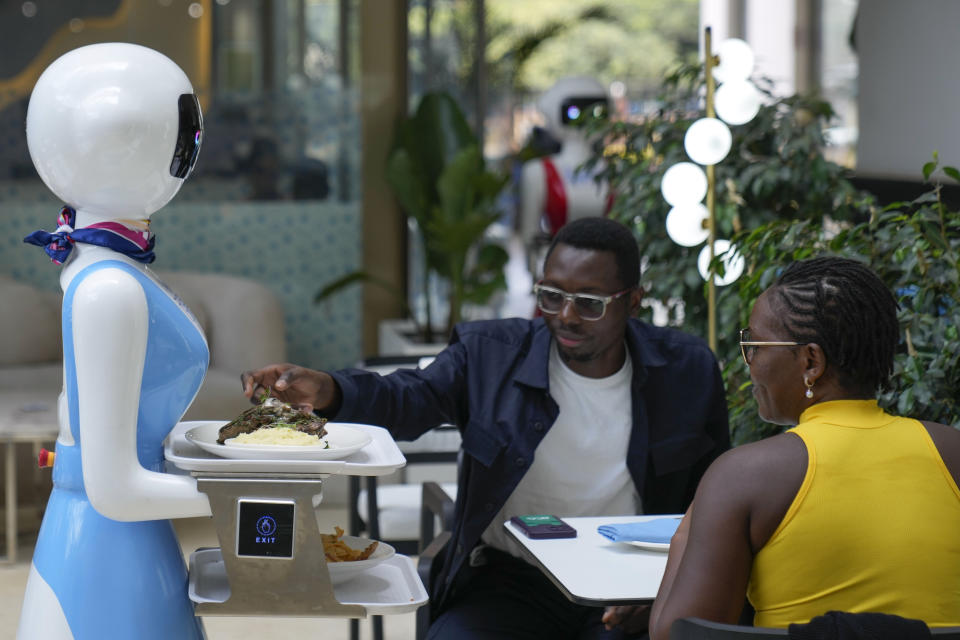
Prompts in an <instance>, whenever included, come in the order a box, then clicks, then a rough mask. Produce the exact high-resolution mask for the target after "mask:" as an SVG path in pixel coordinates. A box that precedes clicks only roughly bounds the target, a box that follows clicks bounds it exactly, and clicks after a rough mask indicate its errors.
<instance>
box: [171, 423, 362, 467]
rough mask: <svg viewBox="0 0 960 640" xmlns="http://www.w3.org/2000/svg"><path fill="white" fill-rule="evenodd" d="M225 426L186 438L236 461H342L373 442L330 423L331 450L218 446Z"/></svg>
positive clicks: (205, 427)
mask: <svg viewBox="0 0 960 640" xmlns="http://www.w3.org/2000/svg"><path fill="white" fill-rule="evenodd" d="M225 424H226V423H225V422H222V423H221V422H208V423H205V424H202V425H200V426H199V427H194V428H193V429H190V430H189V431H187V432H186V433H185V434H184V437H185V438H186V439H187V441H188V442H192V443H193V444H195V445H197V446H198V447H200V448H201V449H203V450H204V451H206V452H208V453H212V454H213V455H215V456H220V457H222V458H233V459H235V460H251V459H257V460H340V459H342V458H346V457H347V456H349V455H350V454H353V453H356V452H357V451H359V450H360V449H362V448H364V447H365V446H367V445H368V444H370V441H371V437H370V435H369V434H367V433H364V432H363V431H361V430H359V429H355V428H353V427H348V426H346V425H342V424H337V423H335V422H328V423H327V424H326V425H324V427H325V428H326V430H327V435H325V436H324V437H323V439H324V440H326V441H327V442H328V443H330V448H329V449H325V448H324V447H323V445H317V446H314V445H307V446H303V445H287V444H217V436H218V435H219V433H220V427H222V426H223V425H225Z"/></svg>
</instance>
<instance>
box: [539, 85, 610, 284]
mask: <svg viewBox="0 0 960 640" xmlns="http://www.w3.org/2000/svg"><path fill="white" fill-rule="evenodd" d="M537 108H538V109H539V111H540V112H541V114H542V115H543V117H544V119H545V121H546V127H545V128H546V130H547V131H548V132H549V133H550V134H551V135H552V136H553V137H554V138H555V139H556V140H557V141H559V142H560V144H561V148H560V151H559V152H558V153H555V154H552V155H548V156H544V157H542V158H537V159H534V160H530V161H529V162H527V163H526V164H524V165H523V169H522V171H521V174H520V235H521V237H522V238H523V241H524V245H525V246H526V247H527V250H528V252H529V258H530V259H529V262H530V271H531V273H532V274H533V275H534V277H535V278H536V277H537V276H538V275H539V269H540V267H539V266H538V265H539V264H540V263H541V262H542V256H541V255H539V254H540V253H542V252H543V251H544V250H545V249H546V246H547V245H548V244H549V241H550V238H551V237H553V235H554V234H555V233H556V232H557V231H558V230H559V229H560V227H562V226H563V225H565V224H566V223H567V222H570V221H571V220H576V219H578V218H587V217H591V216H602V215H604V214H605V213H606V212H607V211H608V210H609V209H610V205H611V204H612V199H611V194H610V191H609V189H608V187H607V185H606V184H602V183H598V182H597V181H596V179H595V176H594V174H593V173H591V172H588V171H584V170H581V169H580V167H581V166H582V165H583V164H584V163H585V162H586V161H587V160H589V159H590V157H591V156H592V155H593V149H592V146H591V145H592V143H593V140H591V139H590V138H588V136H587V133H586V131H585V130H584V128H583V124H584V123H585V122H586V121H588V120H592V119H603V118H606V117H607V116H608V113H609V99H608V98H607V93H606V91H605V90H604V87H603V85H602V84H600V83H599V82H598V81H597V80H595V79H593V78H588V77H582V76H576V77H567V78H561V79H560V80H558V81H557V82H556V83H555V84H554V85H553V86H552V87H550V88H549V89H548V90H547V91H545V92H544V93H543V95H541V96H540V99H539V100H538V101H537Z"/></svg>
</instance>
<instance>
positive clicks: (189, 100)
mask: <svg viewBox="0 0 960 640" xmlns="http://www.w3.org/2000/svg"><path fill="white" fill-rule="evenodd" d="M177 105H178V107H179V108H180V129H179V131H178V132H177V146H176V148H174V150H173V161H172V162H170V175H172V176H174V177H175V178H181V179H182V178H186V177H187V176H188V175H190V170H191V169H193V165H194V164H196V162H197V156H198V155H199V154H200V142H201V141H202V139H203V116H201V115H200V103H199V102H197V96H195V95H193V94H192V93H184V94H182V95H181V96H180V100H179V101H178V103H177Z"/></svg>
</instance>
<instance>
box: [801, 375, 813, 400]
mask: <svg viewBox="0 0 960 640" xmlns="http://www.w3.org/2000/svg"><path fill="white" fill-rule="evenodd" d="M803 384H804V385H805V386H806V387H807V390H806V391H804V392H803V395H805V396H807V397H808V398H812V397H813V383H812V382H810V380H808V379H807V376H803Z"/></svg>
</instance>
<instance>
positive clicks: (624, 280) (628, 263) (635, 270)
mask: <svg viewBox="0 0 960 640" xmlns="http://www.w3.org/2000/svg"><path fill="white" fill-rule="evenodd" d="M560 243H563V244H566V245H569V246H571V247H576V248H577V249H591V250H593V251H609V252H610V253H612V254H613V255H614V258H615V259H616V261H617V274H618V275H619V277H620V284H621V286H623V287H624V288H627V287H636V286H637V285H639V284H640V250H639V249H638V248H637V240H636V238H634V237H633V233H631V232H630V229H628V228H627V227H625V226H624V225H623V224H621V223H619V222H617V221H616V220H611V219H610V218H580V219H579V220H574V221H573V222H569V223H567V224H565V225H564V226H563V227H561V228H560V231H558V232H557V235H556V236H554V238H553V242H551V243H550V248H549V249H547V257H546V258H544V265H546V263H547V261H548V260H550V254H551V253H553V249H554V247H556V246H557V245H558V244H560Z"/></svg>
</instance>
